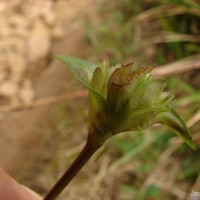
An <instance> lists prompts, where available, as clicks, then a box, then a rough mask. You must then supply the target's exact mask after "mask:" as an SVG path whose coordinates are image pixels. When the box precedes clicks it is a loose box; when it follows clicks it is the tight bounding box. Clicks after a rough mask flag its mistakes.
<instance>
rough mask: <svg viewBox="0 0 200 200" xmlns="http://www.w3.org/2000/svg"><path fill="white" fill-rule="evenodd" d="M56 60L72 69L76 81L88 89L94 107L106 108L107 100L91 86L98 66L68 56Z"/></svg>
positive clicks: (59, 56) (61, 56) (60, 56)
mask: <svg viewBox="0 0 200 200" xmlns="http://www.w3.org/2000/svg"><path fill="white" fill-rule="evenodd" d="M56 58H57V59H58V60H60V61H61V62H63V63H64V64H65V65H66V66H67V67H68V68H69V69H70V71H71V72H72V74H73V75H74V76H75V77H76V79H77V80H78V81H79V82H80V83H82V84H83V85H84V86H86V87H87V88H88V90H89V93H90V98H91V102H92V103H93V104H94V105H93V106H95V107H101V106H103V107H106V101H105V99H104V98H103V97H102V96H101V95H100V94H99V93H98V91H96V88H93V87H91V85H90V82H91V79H92V76H93V72H94V71H95V69H96V68H97V67H98V66H97V65H96V64H93V63H90V62H87V61H85V60H81V59H79V58H75V57H72V56H66V55H58V56H56Z"/></svg>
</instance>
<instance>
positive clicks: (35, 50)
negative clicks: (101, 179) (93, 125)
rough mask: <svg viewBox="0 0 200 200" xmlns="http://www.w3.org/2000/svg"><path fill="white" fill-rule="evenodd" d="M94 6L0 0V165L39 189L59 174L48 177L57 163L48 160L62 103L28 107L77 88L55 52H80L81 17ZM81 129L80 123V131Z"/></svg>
mask: <svg viewBox="0 0 200 200" xmlns="http://www.w3.org/2000/svg"><path fill="white" fill-rule="evenodd" d="M96 4H97V1H91V0H84V1H77V0H66V1H65V0H57V1H53V0H45V1H44V0H36V1H35V0H27V1H22V0H12V1H1V2H0V27H1V29H0V55H1V56H0V61H1V67H0V112H1V113H0V120H1V121H0V123H1V126H0V127H1V132H0V157H1V159H0V165H1V166H3V167H4V168H5V169H6V170H7V171H8V172H9V173H10V174H11V175H13V176H14V177H15V178H16V179H17V180H19V181H21V182H22V183H23V184H25V185H28V186H30V187H32V188H33V189H36V190H37V191H38V192H41V193H45V192H46V191H47V190H48V189H49V188H50V186H51V185H52V183H53V182H54V181H55V180H56V179H57V177H58V176H59V175H60V174H59V172H58V174H53V175H51V174H52V172H54V171H55V170H52V169H54V168H55V166H54V164H55V163H53V164H52V165H53V166H52V165H51V164H50V163H52V159H51V157H52V156H53V155H54V154H56V153H55V152H56V149H57V145H58V143H57V142H56V141H57V139H60V138H59V137H58V136H57V135H55V133H54V129H53V127H54V120H55V118H57V115H58V111H57V108H58V106H59V103H60V102H58V103H51V104H49V103H47V104H44V105H42V106H36V107H33V108H28V109H27V108H26V106H27V105H31V104H32V103H33V102H34V101H35V100H38V99H41V98H48V97H51V96H56V95H59V94H63V93H73V92H76V90H77V91H78V90H80V86H79V85H78V84H77V83H76V82H75V80H74V79H73V78H72V76H71V75H70V74H69V72H68V71H67V69H66V68H65V67H63V65H62V64H60V63H59V62H58V61H56V60H55V59H54V56H53V55H54V54H59V53H62V54H70V55H76V56H80V57H81V56H84V49H85V48H86V46H85V42H84V32H83V20H84V19H85V18H84V17H85V16H86V15H87V16H88V15H90V14H91V13H92V12H94V11H93V10H94V8H95V6H96ZM85 99H86V98H85V97H80V98H78V99H75V100H74V99H71V100H68V101H69V104H70V103H72V104H73V102H74V101H75V102H76V101H80V102H79V104H80V105H81V106H82V107H83V109H84V107H85V104H86V102H87V100H86V101H85ZM83 100H84V101H83ZM81 102H82V103H81ZM16 107H17V108H18V109H17V110H13V108H16ZM70 109H71V110H72V111H74V110H73V109H72V108H70ZM72 111H71V112H72ZM75 111H76V110H75ZM84 112H85V111H84ZM69 114H70V112H69ZM74 117H76V115H75V116H74ZM71 120H72V121H73V120H74V121H77V120H76V118H75V119H71ZM74 124H75V122H74ZM84 128H85V124H84V123H83V122H82V124H81V122H80V124H79V128H78V129H80V130H82V129H83V130H84ZM84 131H85V130H84ZM84 139H85V138H84V135H82V136H81V135H80V136H78V137H74V139H72V141H68V143H69V145H68V144H67V143H66V145H65V146H66V149H67V148H68V147H72V146H73V142H74V143H75V144H77V145H78V144H79V143H81V142H83V141H84ZM65 142H66V141H65ZM55 165H57V164H55Z"/></svg>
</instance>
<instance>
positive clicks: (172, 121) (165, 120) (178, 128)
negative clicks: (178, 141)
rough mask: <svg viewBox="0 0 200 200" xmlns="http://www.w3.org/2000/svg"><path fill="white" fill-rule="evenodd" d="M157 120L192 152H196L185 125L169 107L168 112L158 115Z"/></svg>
mask: <svg viewBox="0 0 200 200" xmlns="http://www.w3.org/2000/svg"><path fill="white" fill-rule="evenodd" d="M157 119H158V121H159V123H161V124H164V125H166V126H168V127H170V128H171V129H172V130H174V132H175V133H176V134H177V135H178V136H180V137H181V138H182V139H183V140H184V141H185V143H186V144H188V145H189V146H190V147H191V148H192V149H193V150H196V147H195V145H194V143H193V142H192V137H191V135H190V132H189V130H188V128H187V126H186V124H185V123H184V121H183V120H182V119H181V118H180V116H179V115H178V114H177V113H176V111H175V110H174V109H173V108H172V107H169V111H168V112H163V113H161V114H159V115H158V117H157Z"/></svg>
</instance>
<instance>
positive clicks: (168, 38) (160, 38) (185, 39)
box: [147, 33, 200, 44]
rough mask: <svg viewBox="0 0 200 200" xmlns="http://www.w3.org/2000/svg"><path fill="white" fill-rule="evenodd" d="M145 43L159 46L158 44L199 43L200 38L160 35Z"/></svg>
mask: <svg viewBox="0 0 200 200" xmlns="http://www.w3.org/2000/svg"><path fill="white" fill-rule="evenodd" d="M147 42H148V43H149V44H159V43H169V42H200V38H199V37H197V36H194V35H188V34H176V33H161V34H159V35H157V36H153V37H152V38H149V39H148V41H147Z"/></svg>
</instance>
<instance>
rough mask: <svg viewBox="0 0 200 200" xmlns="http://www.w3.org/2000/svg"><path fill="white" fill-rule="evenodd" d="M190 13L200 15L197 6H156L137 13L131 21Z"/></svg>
mask: <svg viewBox="0 0 200 200" xmlns="http://www.w3.org/2000/svg"><path fill="white" fill-rule="evenodd" d="M185 13H190V14H193V15H196V16H200V11H199V9H195V8H188V7H185V6H158V7H156V8H152V9H149V10H147V11H144V12H142V13H141V14H139V15H137V16H136V17H134V18H132V19H131V21H129V23H131V22H142V21H147V20H152V19H155V18H159V17H161V16H162V17H168V16H174V15H180V14H185Z"/></svg>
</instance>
